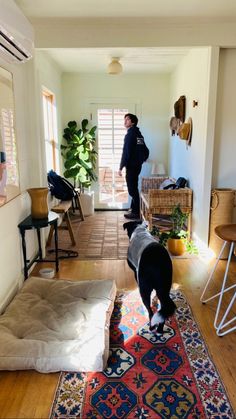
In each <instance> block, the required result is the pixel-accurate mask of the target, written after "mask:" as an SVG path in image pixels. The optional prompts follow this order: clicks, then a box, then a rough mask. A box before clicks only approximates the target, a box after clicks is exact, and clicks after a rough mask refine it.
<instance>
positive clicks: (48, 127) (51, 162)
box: [43, 89, 59, 172]
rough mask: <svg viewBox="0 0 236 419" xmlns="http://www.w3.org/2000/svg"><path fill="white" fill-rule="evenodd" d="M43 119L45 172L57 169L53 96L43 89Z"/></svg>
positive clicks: (57, 151) (57, 154)
mask: <svg viewBox="0 0 236 419" xmlns="http://www.w3.org/2000/svg"><path fill="white" fill-rule="evenodd" d="M43 119H44V138H45V153H46V166H47V172H48V171H49V170H51V169H53V170H55V171H57V170H58V169H59V146H58V140H57V127H56V104H55V96H54V95H53V94H52V93H51V92H49V91H48V90H46V89H43Z"/></svg>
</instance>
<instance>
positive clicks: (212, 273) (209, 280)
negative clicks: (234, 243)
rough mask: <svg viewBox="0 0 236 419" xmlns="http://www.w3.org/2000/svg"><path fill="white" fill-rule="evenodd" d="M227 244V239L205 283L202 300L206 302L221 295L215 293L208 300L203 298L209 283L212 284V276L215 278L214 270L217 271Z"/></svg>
mask: <svg viewBox="0 0 236 419" xmlns="http://www.w3.org/2000/svg"><path fill="white" fill-rule="evenodd" d="M226 244H227V241H225V242H224V243H223V245H222V248H221V251H220V253H219V255H218V257H217V260H216V263H215V265H214V266H213V268H212V270H211V273H210V276H209V278H208V281H207V283H206V285H205V288H204V290H203V292H202V295H201V297H200V301H201V302H202V303H206V302H207V301H210V300H212V299H213V298H215V297H216V296H217V295H219V294H215V295H213V296H212V297H210V298H207V299H206V300H204V299H203V298H204V295H205V292H206V290H207V288H208V285H209V284H210V282H211V280H212V278H213V275H214V272H215V270H216V267H217V265H218V263H219V260H220V258H221V255H222V253H223V251H224V248H225V246H226Z"/></svg>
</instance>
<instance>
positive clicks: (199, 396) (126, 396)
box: [50, 291, 235, 419]
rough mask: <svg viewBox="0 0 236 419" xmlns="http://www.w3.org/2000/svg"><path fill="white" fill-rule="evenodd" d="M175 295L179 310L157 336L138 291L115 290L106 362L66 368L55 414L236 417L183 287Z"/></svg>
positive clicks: (99, 418) (139, 418)
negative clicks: (98, 368) (96, 367)
mask: <svg viewBox="0 0 236 419" xmlns="http://www.w3.org/2000/svg"><path fill="white" fill-rule="evenodd" d="M173 299H174V300H175V302H176V305H177V307H178V309H177V312H176V314H175V316H174V317H173V318H172V319H171V320H169V321H168V322H167V323H166V325H165V333H164V335H162V336H157V335H156V334H155V333H153V332H150V331H149V328H148V324H147V316H146V311H145V309H144V307H143V305H142V303H141V300H140V297H139V293H138V291H133V292H130V293H129V294H126V295H125V294H124V295H120V296H118V297H117V299H116V303H115V308H114V311H113V315H112V319H111V325H110V339H111V341H110V357H109V360H108V365H107V368H106V369H105V370H104V371H103V372H99V373H96V372H92V373H83V372H78V373H76V372H75V373H67V372H63V373H61V375H60V379H59V383H58V388H57V391H56V394H55V400H54V403H53V406H52V410H51V416H50V418H51V419H55V418H61V419H62V418H63V419H65V418H68V419H72V418H81V419H88V418H89V419H104V418H107V419H108V418H109V419H117V418H119V419H121V418H132V419H134V418H136V419H147V418H149V419H155V418H163V419H170V418H172V419H177V418H181V419H182V418H191V419H203V418H214V419H220V418H221V419H230V418H234V417H235V416H234V414H233V411H232V409H231V406H230V403H229V400H228V398H227V395H226V392H225V389H224V387H223V384H222V382H221V380H220V377H219V375H218V373H217V371H216V368H215V366H214V364H213V362H212V361H211V359H210V357H209V354H208V352H207V349H206V346H205V344H204V341H203V338H202V336H201V335H200V332H199V330H198V327H197V324H196V322H195V320H194V318H193V315H192V313H191V310H190V307H189V306H188V303H187V301H186V299H185V297H184V295H183V294H182V293H181V292H180V291H177V292H176V293H174V294H173ZM88 356H89V354H88Z"/></svg>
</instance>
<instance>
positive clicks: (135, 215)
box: [124, 212, 139, 220]
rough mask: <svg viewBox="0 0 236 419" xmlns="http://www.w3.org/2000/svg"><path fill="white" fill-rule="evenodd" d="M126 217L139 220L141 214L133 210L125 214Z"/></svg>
mask: <svg viewBox="0 0 236 419" xmlns="http://www.w3.org/2000/svg"><path fill="white" fill-rule="evenodd" d="M124 217H125V218H127V219H128V220H139V214H134V213H133V212H130V213H128V214H124Z"/></svg>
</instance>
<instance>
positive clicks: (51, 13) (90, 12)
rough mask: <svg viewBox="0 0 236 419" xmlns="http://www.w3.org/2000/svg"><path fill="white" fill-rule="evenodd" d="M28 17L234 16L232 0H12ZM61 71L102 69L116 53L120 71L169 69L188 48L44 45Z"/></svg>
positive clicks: (98, 70) (168, 70)
mask: <svg viewBox="0 0 236 419" xmlns="http://www.w3.org/2000/svg"><path fill="white" fill-rule="evenodd" d="M15 2H16V3H17V4H18V6H19V7H20V8H21V9H22V11H23V13H24V14H25V16H26V17H28V18H29V20H32V23H33V21H34V19H40V18H42V19H45V18H53V17H55V18H56V17H58V18H72V17H73V18H84V17H86V18H101V17H103V18H109V17H111V18H115V17H116V18H119V17H121V18H122V17H125V18H129V17H130V18H131V19H132V18H134V17H145V18H148V17H150V18H155V17H156V18H178V19H181V18H186V17H188V18H189V19H193V18H194V19H196V18H204V19H219V18H223V17H229V18H230V19H232V18H233V17H236V0H224V1H223V0H188V1H186V0H178V1H173V0H165V1H162V0H145V1H144V0H15ZM45 51H46V53H47V54H49V55H50V56H51V57H52V58H53V60H54V61H55V62H56V63H57V64H58V65H59V66H60V68H61V69H62V71H65V72H82V73H95V72H96V73H103V74H104V72H106V68H107V65H108V63H109V61H110V59H111V58H112V57H120V58H121V60H120V62H121V63H122V65H123V69H124V74H127V73H157V72H168V73H169V72H171V71H172V70H173V69H174V68H175V66H176V65H177V64H178V62H179V61H180V60H181V59H182V58H183V57H184V55H186V54H187V52H188V51H189V48H182V47H181V48H119V49H118V48H82V49H69V48H68V49H55V48H54V49H45Z"/></svg>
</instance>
